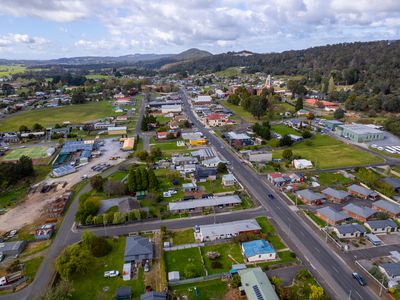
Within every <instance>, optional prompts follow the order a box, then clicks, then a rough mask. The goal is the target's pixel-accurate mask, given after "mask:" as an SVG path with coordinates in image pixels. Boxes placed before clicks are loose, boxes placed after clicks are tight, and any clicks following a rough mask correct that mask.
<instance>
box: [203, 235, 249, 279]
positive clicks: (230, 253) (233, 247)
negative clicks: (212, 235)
mask: <svg viewBox="0 0 400 300" xmlns="http://www.w3.org/2000/svg"><path fill="white" fill-rule="evenodd" d="M207 252H218V253H219V254H220V256H219V257H218V258H217V259H210V258H209V257H208V256H207ZM201 253H202V256H203V259H204V263H205V265H206V268H207V270H208V274H218V273H224V272H229V270H230V269H231V268H232V265H233V264H240V263H243V255H242V252H241V250H240V245H239V244H238V243H223V244H217V245H212V246H204V247H201Z"/></svg>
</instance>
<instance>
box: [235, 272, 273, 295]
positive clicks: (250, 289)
mask: <svg viewBox="0 0 400 300" xmlns="http://www.w3.org/2000/svg"><path fill="white" fill-rule="evenodd" d="M238 273H239V276H240V281H241V282H242V287H243V288H244V290H245V292H246V296H247V299H249V300H261V299H264V300H267V299H268V300H279V298H278V296H277V295H276V292H275V289H274V287H273V286H272V284H271V282H270V281H269V279H268V277H267V275H266V274H265V273H264V272H263V271H262V270H261V268H260V267H257V268H250V269H243V270H239V271H238Z"/></svg>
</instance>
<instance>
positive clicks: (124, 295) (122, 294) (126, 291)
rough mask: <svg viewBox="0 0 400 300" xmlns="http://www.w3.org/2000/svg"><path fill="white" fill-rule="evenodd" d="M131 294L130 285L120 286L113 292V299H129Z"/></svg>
mask: <svg viewBox="0 0 400 300" xmlns="http://www.w3.org/2000/svg"><path fill="white" fill-rule="evenodd" d="M131 295H132V291H131V287H130V286H121V287H119V288H118V289H117V291H116V292H115V298H114V299H115V300H130V299H131Z"/></svg>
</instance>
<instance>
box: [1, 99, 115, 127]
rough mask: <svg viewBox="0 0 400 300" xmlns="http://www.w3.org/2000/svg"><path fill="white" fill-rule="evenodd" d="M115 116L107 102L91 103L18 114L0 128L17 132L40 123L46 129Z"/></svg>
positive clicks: (2, 122)
mask: <svg viewBox="0 0 400 300" xmlns="http://www.w3.org/2000/svg"><path fill="white" fill-rule="evenodd" d="M113 115H114V112H113V110H112V105H111V103H109V102H106V101H101V102H90V103H87V104H76V105H68V106H63V107H56V108H45V109H40V110H33V111H24V112H21V113H16V114H14V115H11V116H10V117H8V118H5V119H3V120H1V121H0V128H1V130H2V131H17V130H18V129H19V127H20V126H21V125H26V126H28V127H29V128H31V127H32V126H33V124H35V123H40V124H41V125H42V126H44V127H49V126H54V125H55V124H57V123H59V124H62V123H63V122H65V121H69V122H71V123H81V122H87V121H93V120H96V119H100V118H104V117H109V116H113Z"/></svg>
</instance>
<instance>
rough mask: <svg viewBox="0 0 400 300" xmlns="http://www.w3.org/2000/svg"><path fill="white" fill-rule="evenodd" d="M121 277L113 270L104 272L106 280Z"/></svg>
mask: <svg viewBox="0 0 400 300" xmlns="http://www.w3.org/2000/svg"><path fill="white" fill-rule="evenodd" d="M118 275H119V272H118V271H115V270H112V271H105V272H104V278H112V277H117V276H118Z"/></svg>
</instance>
